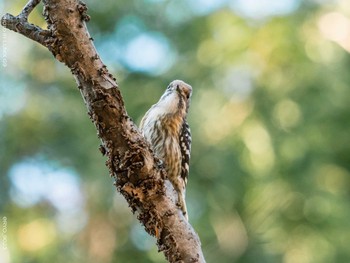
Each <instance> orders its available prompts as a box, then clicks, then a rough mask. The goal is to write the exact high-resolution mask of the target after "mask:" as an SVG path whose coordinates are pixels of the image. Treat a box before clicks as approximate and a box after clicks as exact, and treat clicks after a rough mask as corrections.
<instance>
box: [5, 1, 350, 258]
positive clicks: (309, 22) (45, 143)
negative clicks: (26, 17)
mask: <svg viewBox="0 0 350 263" xmlns="http://www.w3.org/2000/svg"><path fill="white" fill-rule="evenodd" d="M277 2H278V1H272V0H271V1H268V0H266V1H261V2H260V1H228V0H220V1H210V0H201V1H190V0H176V1H175V0H171V1H168V0H132V1H112V0H105V1H102V2H100V1H92V0H89V1H87V4H88V6H89V14H90V15H91V21H90V22H89V23H88V28H89V30H90V33H91V35H92V36H93V37H94V39H95V44H96V47H97V49H98V51H99V52H100V54H101V57H102V58H103V60H104V62H105V63H106V64H107V66H108V68H109V69H110V71H111V72H112V73H113V74H115V75H116V77H117V79H118V82H119V84H120V88H121V90H122V94H123V96H124V99H125V102H126V107H127V110H128V112H129V114H130V115H131V116H132V117H133V118H134V120H135V121H136V122H137V123H138V122H139V121H140V118H141V117H142V115H143V114H144V112H145V111H146V110H147V109H148V108H149V107H150V106H151V105H152V104H153V103H155V102H156V101H157V100H158V98H159V96H160V95H161V94H162V92H163V90H164V89H165V87H166V86H167V84H168V83H169V82H170V81H171V80H173V79H183V80H184V81H186V82H188V83H190V84H191V85H192V86H193V88H194V94H193V97H192V106H191V109H190V116H189V122H190V124H191V127H192V133H193V152H192V159H191V171H190V179H189V184H188V190H187V202H188V207H189V216H190V221H191V223H192V225H193V226H194V228H195V229H196V231H197V232H198V233H199V236H200V237H201V242H202V246H203V251H204V253H205V256H206V259H207V261H208V262H223V263H225V262H227V263H231V262H242V263H243V262H244V263H250V262H251V263H255V262H268V263H272V262H276V263H279V262H284V263H329V262H339V263H343V262H350V250H349V243H350V230H349V229H350V220H349V218H350V142H349V134H350V118H349V116H350V104H349V102H348V101H349V97H350V89H349V85H350V75H349V72H348V69H349V65H350V56H349V52H350V44H349V43H350V3H349V1H347V0H333V1H332V0H329V1H327V0H324V1H319V0H309V1H296V0H289V1H279V2H278V3H280V4H276V3H277ZM0 3H1V7H2V10H3V11H4V12H5V11H6V12H11V13H14V14H16V13H18V12H19V11H20V9H21V7H23V5H24V4H25V1H24V0H18V1H1V2H0ZM4 12H2V13H4ZM30 20H31V21H32V22H34V23H36V24H38V25H41V26H43V27H44V25H45V24H44V20H43V19H42V17H41V10H40V9H39V8H38V9H37V10H35V12H34V14H33V15H32V16H31V17H30ZM1 37H2V41H1V44H2V52H1V55H2V68H1V73H0V74H1V87H0V182H1V183H0V209H1V218H2V228H3V232H2V236H3V237H2V241H3V243H4V242H6V249H1V250H0V261H1V262H14V263H16V262H28V263H29V262H101V263H102V262H103V263H110V262H123V263H124V262H130V263H131V262H143V263H147V262H164V261H165V260H164V257H163V255H162V254H159V253H158V252H157V248H156V246H155V242H154V239H153V238H151V237H149V236H147V235H146V234H145V232H144V231H143V229H142V227H141V226H139V224H138V222H137V220H135V218H134V216H132V214H131V212H130V209H129V208H128V207H127V204H126V202H125V201H124V200H123V198H122V197H121V196H120V195H119V194H118V193H116V190H115V188H114V186H113V185H112V179H110V178H109V176H108V171H107V169H106V167H105V165H104V162H105V158H104V157H102V156H101V154H100V153H99V151H98V146H99V141H98V139H97V136H96V130H95V128H94V127H93V124H92V123H91V122H90V120H89V118H88V117H87V114H86V109H85V106H84V103H83V100H82V98H81V96H80V94H79V91H78V89H77V88H76V84H75V83H74V79H73V78H72V76H71V73H70V72H69V70H68V69H67V68H65V66H64V65H61V64H59V63H58V62H57V61H55V60H54V58H53V57H52V55H51V54H49V52H48V51H47V50H45V49H44V48H42V47H40V46H39V45H37V44H36V43H33V42H32V41H31V40H28V39H25V38H24V37H22V36H20V35H18V34H15V33H13V32H10V31H7V30H4V29H2V31H1ZM4 229H5V230H6V231H4ZM4 236H5V237H6V238H5V239H4ZM4 240H5V241H4Z"/></svg>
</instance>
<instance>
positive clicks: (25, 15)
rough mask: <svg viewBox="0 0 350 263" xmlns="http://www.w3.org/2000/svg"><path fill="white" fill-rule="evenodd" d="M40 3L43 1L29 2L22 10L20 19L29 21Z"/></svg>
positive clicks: (30, 0) (31, 0)
mask: <svg viewBox="0 0 350 263" xmlns="http://www.w3.org/2000/svg"><path fill="white" fill-rule="evenodd" d="M40 1H41V0H29V1H28V3H27V4H26V5H25V7H24V8H23V9H22V12H21V13H20V14H19V15H18V17H20V18H22V19H24V20H25V21H27V20H28V16H29V14H30V13H31V12H32V11H33V9H34V8H35V7H36V6H37V5H38V4H39V3H40Z"/></svg>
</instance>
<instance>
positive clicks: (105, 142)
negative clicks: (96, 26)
mask: <svg viewBox="0 0 350 263" xmlns="http://www.w3.org/2000/svg"><path fill="white" fill-rule="evenodd" d="M39 2H40V0H31V1H29V2H28V4H27V5H26V6H25V7H24V8H23V10H22V12H21V13H20V14H19V15H18V16H13V15H10V14H6V15H4V16H3V17H2V19H1V24H2V25H3V26H4V27H6V28H8V29H11V30H13V31H16V32H18V33H20V34H22V35H24V36H26V37H28V38H30V39H32V40H34V41H36V42H38V43H40V44H41V45H43V46H45V47H47V48H48V49H49V51H50V52H52V54H53V55H54V56H55V58H56V59H57V60H59V61H60V62H62V63H64V64H65V65H66V66H68V67H69V68H70V69H71V72H72V74H73V75H74V77H75V80H76V82H77V84H78V88H79V89H80V92H81V94H82V96H83V98H84V101H85V104H86V106H87V109H88V115H89V117H90V118H91V119H92V121H93V123H94V124H95V126H96V129H97V132H98V136H99V138H100V139H101V142H102V145H101V147H100V150H101V152H102V154H104V155H106V156H107V162H106V165H107V167H108V169H109V172H110V175H111V176H112V177H113V178H115V185H116V187H117V189H118V191H119V192H120V193H121V194H123V196H124V197H125V198H126V200H127V202H128V203H129V205H130V207H131V208H132V210H133V212H136V213H137V214H138V219H139V220H140V222H141V223H142V224H143V225H144V226H145V230H146V231H147V232H148V233H149V234H151V235H153V236H155V237H156V238H157V245H158V248H159V250H160V251H163V252H164V254H165V257H166V258H167V260H168V261H169V262H205V259H204V257H203V253H202V251H201V245H200V241H199V238H198V236H197V234H196V233H195V231H194V230H193V228H192V227H191V225H190V224H189V223H188V222H187V221H186V220H185V218H184V217H183V215H182V213H181V212H180V211H179V209H178V208H177V206H176V205H175V201H174V200H175V197H174V190H173V188H172V186H171V184H170V183H169V182H168V181H167V180H166V176H165V171H164V170H163V169H161V167H160V166H159V165H158V160H157V159H156V158H154V156H153V154H152V152H151V150H150V149H149V147H148V145H147V144H146V143H145V140H144V138H143V137H142V135H141V134H140V133H139V131H138V128H137V127H136V125H135V124H134V123H133V121H132V120H131V119H130V117H129V116H128V114H127V112H126V110H125V107H124V102H123V99H122V96H121V93H120V91H119V88H118V84H117V83H116V79H115V78H114V77H113V76H112V75H111V74H110V73H109V72H108V70H107V67H106V66H105V65H104V64H103V62H102V61H101V59H100V57H99V55H98V53H97V51H96V49H95V47H94V45H93V39H92V38H91V37H90V35H89V33H88V30H87V28H86V25H85V22H86V21H89V19H90V17H89V16H88V15H87V7H86V5H85V4H84V3H83V2H81V1H78V0H43V4H44V11H43V15H44V17H45V20H46V22H47V25H48V29H47V30H44V29H41V28H40V27H38V26H35V25H33V24H30V23H28V21H27V20H28V15H29V14H30V12H31V11H32V10H33V9H34V8H35V7H36V5H37V4H38V3H39Z"/></svg>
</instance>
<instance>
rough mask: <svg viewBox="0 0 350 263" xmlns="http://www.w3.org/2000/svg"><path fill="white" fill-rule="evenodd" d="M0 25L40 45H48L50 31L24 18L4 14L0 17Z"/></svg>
mask: <svg viewBox="0 0 350 263" xmlns="http://www.w3.org/2000/svg"><path fill="white" fill-rule="evenodd" d="M1 25H2V26H4V27H6V28H8V29H10V30H12V31H15V32H18V33H20V34H22V35H24V36H26V37H28V38H30V39H32V40H34V41H36V42H38V43H40V44H41V45H43V46H45V47H48V45H49V40H50V36H51V33H50V31H48V30H44V29H42V28H41V27H38V26H36V25H33V24H30V23H28V22H27V21H26V20H23V18H22V19H21V18H20V17H19V16H13V15H11V14H5V15H4V16H3V17H2V18H1Z"/></svg>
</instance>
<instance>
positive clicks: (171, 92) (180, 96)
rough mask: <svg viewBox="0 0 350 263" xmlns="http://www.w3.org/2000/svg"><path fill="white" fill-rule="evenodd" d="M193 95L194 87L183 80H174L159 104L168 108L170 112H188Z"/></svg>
mask: <svg viewBox="0 0 350 263" xmlns="http://www.w3.org/2000/svg"><path fill="white" fill-rule="evenodd" d="M191 95H192V87H191V86H190V85H189V84H187V83H185V82H184V81H182V80H174V81H172V82H171V83H170V84H169V86H168V87H167V89H166V90H165V92H164V94H163V95H162V97H161V98H160V100H159V102H158V104H160V105H162V106H166V107H167V108H168V111H169V112H176V111H185V112H187V111H188V108H189V106H190V100H191ZM160 105H159V106H160Z"/></svg>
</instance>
